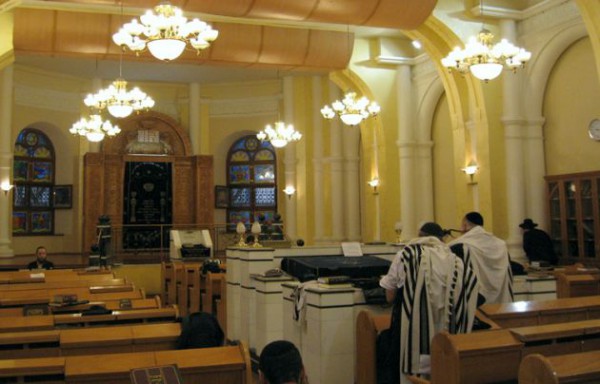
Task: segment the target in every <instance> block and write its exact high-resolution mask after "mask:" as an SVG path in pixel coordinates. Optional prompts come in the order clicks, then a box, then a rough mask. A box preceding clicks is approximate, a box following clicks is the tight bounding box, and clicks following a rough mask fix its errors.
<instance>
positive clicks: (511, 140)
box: [500, 20, 526, 262]
mask: <svg viewBox="0 0 600 384" xmlns="http://www.w3.org/2000/svg"><path fill="white" fill-rule="evenodd" d="M500 28H501V30H502V37H504V38H506V39H508V40H509V41H513V42H515V41H516V23H515V21H514V20H501V21H500ZM502 86H503V93H504V95H505V97H503V98H502V100H503V114H502V119H501V121H502V124H503V125H504V141H505V146H506V170H507V172H506V179H507V180H506V186H507V193H506V197H507V216H508V217H507V218H508V220H507V222H508V239H506V243H507V245H508V250H509V252H510V255H511V257H512V259H513V260H514V261H517V262H524V261H526V258H525V256H524V254H523V249H522V241H523V236H522V234H521V229H520V228H519V223H520V222H521V220H523V217H524V216H525V215H526V214H525V172H524V168H525V167H524V164H525V163H524V160H525V158H524V156H523V153H524V152H523V137H522V124H523V118H522V117H521V111H520V103H521V97H520V95H521V92H520V88H519V77H518V76H514V75H513V74H510V73H504V74H503V75H502Z"/></svg>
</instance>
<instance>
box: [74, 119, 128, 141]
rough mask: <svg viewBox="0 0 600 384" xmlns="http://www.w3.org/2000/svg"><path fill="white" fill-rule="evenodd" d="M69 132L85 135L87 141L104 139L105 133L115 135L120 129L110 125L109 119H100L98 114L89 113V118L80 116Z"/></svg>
mask: <svg viewBox="0 0 600 384" xmlns="http://www.w3.org/2000/svg"><path fill="white" fill-rule="evenodd" d="M69 132H70V133H72V134H73V135H80V136H85V137H86V138H87V139H88V140H89V141H92V142H99V141H102V140H103V139H104V136H105V135H108V136H115V135H117V134H119V132H121V129H120V128H119V127H118V126H116V125H112V123H111V122H110V120H102V117H101V116H100V115H98V114H92V115H90V117H89V119H86V118H85V117H82V118H81V119H80V120H79V121H77V122H76V123H75V124H73V126H72V127H71V129H69Z"/></svg>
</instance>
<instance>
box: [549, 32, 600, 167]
mask: <svg viewBox="0 0 600 384" xmlns="http://www.w3.org/2000/svg"><path fill="white" fill-rule="evenodd" d="M599 100H600V86H599V82H598V75H597V72H596V67H595V62H594V56H593V52H592V47H591V43H590V40H589V39H588V38H585V39H581V40H579V41H577V42H576V43H574V44H573V45H572V46H571V47H569V49H567V50H566V51H565V52H564V53H563V55H562V56H561V57H560V59H559V60H558V61H557V63H556V65H555V66H554V68H553V70H552V72H551V74H550V78H549V81H548V86H547V88H546V94H545V99H544V116H545V117H546V124H545V126H544V137H545V144H546V145H545V155H546V174H548V175H559V174H565V173H574V172H585V171H597V170H598V169H599V167H600V142H597V141H593V140H591V139H590V138H589V136H588V132H587V129H588V124H589V123H590V121H591V120H592V119H597V118H600V104H599V102H598V101H599Z"/></svg>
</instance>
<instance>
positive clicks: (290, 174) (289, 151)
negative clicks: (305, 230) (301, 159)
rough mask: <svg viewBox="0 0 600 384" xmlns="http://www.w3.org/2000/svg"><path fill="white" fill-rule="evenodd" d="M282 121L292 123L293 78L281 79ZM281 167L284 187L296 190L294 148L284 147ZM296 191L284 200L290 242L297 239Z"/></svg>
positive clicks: (286, 227) (290, 146)
mask: <svg viewBox="0 0 600 384" xmlns="http://www.w3.org/2000/svg"><path fill="white" fill-rule="evenodd" d="M283 107H284V110H283V119H284V121H285V122H289V121H294V78H293V77H291V76H286V77H284V78H283ZM284 151H285V152H284V159H283V165H284V169H285V185H286V186H288V185H291V186H293V187H294V188H296V187H297V186H296V163H297V160H296V146H295V145H286V146H285V149H284ZM297 198H298V191H296V194H295V196H292V198H289V199H287V198H286V199H285V216H286V217H285V223H284V225H285V226H284V228H285V233H286V235H287V236H288V238H290V239H291V240H295V239H296V237H298V234H297V224H296V200H297Z"/></svg>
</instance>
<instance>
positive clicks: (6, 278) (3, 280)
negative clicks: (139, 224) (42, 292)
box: [0, 269, 115, 285]
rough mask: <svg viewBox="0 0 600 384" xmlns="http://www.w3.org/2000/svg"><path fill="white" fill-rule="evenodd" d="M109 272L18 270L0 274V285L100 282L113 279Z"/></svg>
mask: <svg viewBox="0 0 600 384" xmlns="http://www.w3.org/2000/svg"><path fill="white" fill-rule="evenodd" d="M114 277H115V276H114V273H113V272H112V271H110V270H106V269H104V270H98V271H85V270H73V269H52V270H32V271H29V270H20V271H11V272H0V284H1V285H3V284H26V283H39V282H45V281H47V282H53V281H67V280H102V279H104V278H114Z"/></svg>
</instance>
